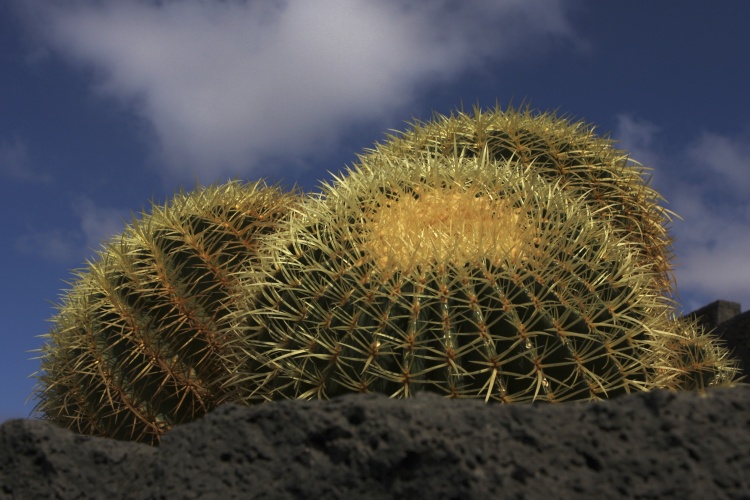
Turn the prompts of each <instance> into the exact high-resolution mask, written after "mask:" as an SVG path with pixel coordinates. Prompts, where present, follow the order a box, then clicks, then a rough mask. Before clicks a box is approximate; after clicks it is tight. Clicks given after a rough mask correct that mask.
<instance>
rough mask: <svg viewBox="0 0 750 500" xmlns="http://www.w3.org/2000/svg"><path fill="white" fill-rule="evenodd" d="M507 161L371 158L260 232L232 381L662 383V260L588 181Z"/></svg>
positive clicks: (395, 387) (571, 390) (465, 391)
mask: <svg viewBox="0 0 750 500" xmlns="http://www.w3.org/2000/svg"><path fill="white" fill-rule="evenodd" d="M514 166H515V164H514V163H513V162H512V161H509V160H501V161H498V160H494V159H492V158H489V157H488V155H482V156H474V157H466V156H453V157H443V156H434V155H430V154H423V155H422V157H421V159H420V160H418V161H415V160H414V157H413V156H411V157H408V158H406V159H403V160H396V159H395V158H394V157H391V156H387V155H384V156H382V157H371V158H369V159H368V161H367V162H363V163H362V165H360V166H359V168H358V169H357V170H355V171H350V172H348V173H347V174H346V175H345V176H343V177H341V178H339V179H337V181H336V183H335V184H334V185H332V186H326V187H325V188H324V192H323V194H322V195H321V196H320V197H318V198H311V199H309V200H308V201H307V202H306V203H305V205H304V207H303V209H302V210H300V211H298V212H297V213H295V214H294V215H293V216H292V217H291V218H289V219H288V220H285V221H284V222H283V223H282V226H283V227H282V228H281V230H280V231H279V232H277V233H274V234H273V235H270V236H269V238H268V239H267V242H268V245H269V247H268V250H267V255H266V259H267V261H268V264H267V265H264V266H263V268H264V269H268V270H270V271H269V274H268V279H267V280H266V283H265V284H264V285H263V288H262V291H260V292H259V293H258V294H257V295H252V296H251V297H253V299H252V300H251V301H250V302H249V303H248V305H247V306H246V307H245V308H240V309H238V314H237V325H238V326H237V328H238V329H239V330H240V331H241V335H239V336H238V338H241V339H242V340H241V341H240V342H239V343H238V346H236V347H238V349H237V350H236V351H234V354H233V355H232V356H231V357H230V359H228V360H227V364H228V366H230V367H231V368H230V369H229V370H228V372H227V373H228V374H229V378H228V379H227V381H226V383H225V386H226V388H227V391H228V393H230V394H232V397H233V398H234V399H236V400H239V401H243V402H245V403H251V402H254V401H258V400H261V399H265V398H268V397H269V395H270V397H271V398H278V397H289V398H329V397H333V396H336V395H340V394H343V393H346V392H382V393H385V394H388V395H390V396H392V397H408V396H410V395H412V394H413V393H415V392H418V391H433V392H438V393H441V394H444V395H446V396H448V397H455V398H482V399H484V400H497V401H502V402H530V401H550V402H558V401H566V400H580V399H583V400H591V399H600V398H605V397H612V396H616V395H618V394H624V393H629V392H632V391H642V390H648V389H651V388H655V387H657V381H656V377H655V368H654V366H655V363H658V362H661V361H663V360H662V359H661V358H659V356H660V354H659V346H657V345H655V342H654V338H655V333H656V332H654V331H653V330H652V324H656V321H655V318H656V319H659V320H660V321H661V319H660V318H663V317H665V316H666V314H667V312H668V310H667V307H666V303H665V301H664V298H663V296H661V295H660V294H658V293H656V292H655V290H654V288H653V286H652V285H653V279H654V276H655V275H657V274H659V273H660V272H661V270H660V268H659V266H657V265H653V264H651V265H648V264H645V263H644V260H643V259H640V258H639V254H638V249H636V248H634V247H635V245H634V244H632V243H630V242H629V241H628V239H627V238H626V236H625V235H623V234H621V232H618V231H616V230H615V229H614V228H613V227H612V225H611V224H610V223H608V222H607V221H605V220H602V219H601V218H600V217H597V216H596V215H597V214H596V211H595V209H596V207H594V206H592V205H591V204H590V203H587V199H586V197H585V195H578V196H575V195H574V194H573V192H571V190H569V189H566V188H565V187H564V186H562V184H563V183H562V181H561V180H560V179H551V180H550V179H545V176H543V175H539V174H538V173H536V172H535V171H533V170H525V169H518V168H514ZM599 210H601V208H599ZM251 278H252V280H256V277H255V275H254V274H253V275H252V276H251ZM259 352H263V353H264V356H263V358H262V359H261V358H257V357H254V355H253V353H259Z"/></svg>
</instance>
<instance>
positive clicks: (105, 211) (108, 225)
mask: <svg viewBox="0 0 750 500" xmlns="http://www.w3.org/2000/svg"><path fill="white" fill-rule="evenodd" d="M73 211H74V212H75V214H76V215H77V216H78V218H79V220H80V224H81V231H82V232H83V236H84V237H85V240H86V248H87V249H88V250H100V249H101V246H102V243H104V242H106V241H109V240H110V239H111V238H112V237H113V236H115V235H117V234H119V233H122V231H123V230H124V229H125V224H126V221H128V220H129V219H130V218H131V217H130V213H129V212H127V211H126V210H119V209H115V208H102V207H97V206H96V205H95V204H94V202H93V201H92V200H91V199H89V198H86V197H83V196H82V197H79V198H77V199H76V200H75V201H74V202H73Z"/></svg>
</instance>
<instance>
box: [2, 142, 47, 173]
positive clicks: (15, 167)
mask: <svg viewBox="0 0 750 500" xmlns="http://www.w3.org/2000/svg"><path fill="white" fill-rule="evenodd" d="M0 175H2V176H3V177H7V178H10V179H16V180H23V181H32V182H45V183H46V182H51V181H52V178H51V177H50V176H48V175H45V174H39V173H36V172H34V171H33V170H32V168H31V162H30V160H29V154H28V151H27V146H26V142H25V141H23V140H21V139H20V138H19V137H13V139H11V140H5V139H3V140H0Z"/></svg>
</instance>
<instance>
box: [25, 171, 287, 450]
mask: <svg viewBox="0 0 750 500" xmlns="http://www.w3.org/2000/svg"><path fill="white" fill-rule="evenodd" d="M298 199H299V196H298V195H297V194H296V193H287V192H284V191H282V190H281V189H280V188H278V187H268V186H266V185H265V184H263V183H261V182H257V183H253V184H240V183H238V182H232V183H228V184H225V185H222V186H211V187H207V188H199V189H197V190H195V191H194V192H191V193H189V194H185V193H184V192H183V193H180V194H179V195H177V196H175V197H174V199H173V200H172V201H171V203H169V204H166V205H164V206H159V205H154V206H153V207H152V210H151V213H150V214H145V215H144V216H143V217H142V219H141V220H136V221H134V222H133V223H132V224H131V225H129V226H128V227H127V228H126V230H125V231H124V233H123V234H122V235H121V236H120V237H119V238H116V239H113V240H112V241H111V242H110V243H109V244H108V245H106V246H105V248H104V249H103V250H102V251H101V252H100V254H99V256H98V259H97V260H95V261H93V262H90V263H89V264H88V266H87V268H85V269H83V270H81V271H79V272H78V273H77V279H76V281H75V282H74V283H73V285H72V288H71V289H70V290H69V291H68V292H67V293H66V294H65V295H64V298H63V300H62V303H61V304H60V306H59V310H58V312H57V315H56V316H55V317H54V318H53V321H52V323H53V327H52V329H51V332H50V333H49V334H48V335H46V336H45V337H47V338H48V343H47V344H46V345H44V346H43V348H42V349H41V356H40V357H41V371H40V372H38V374H37V378H38V385H37V388H36V389H35V391H36V395H37V396H38V400H39V401H38V403H37V405H36V408H35V411H36V412H37V413H38V414H40V416H41V418H43V419H47V420H51V421H53V422H55V423H57V424H59V425H61V426H63V427H66V428H69V429H72V430H75V431H77V432H79V433H82V434H94V435H100V436H107V437H112V438H116V439H124V440H136V441H141V442H147V443H156V442H158V440H159V437H160V436H161V435H162V434H163V433H164V432H166V431H167V430H169V429H170V428H172V427H173V426H175V425H178V424H180V423H185V422H188V421H190V420H193V419H194V418H196V417H198V416H200V415H202V414H203V413H205V412H207V411H209V410H211V409H212V408H213V407H214V406H215V405H216V404H217V403H218V401H219V400H220V399H221V390H220V384H219V382H220V380H222V378H223V375H224V370H225V368H224V366H223V362H222V357H223V352H224V351H225V350H226V345H227V344H228V343H229V341H230V338H229V337H228V333H227V322H228V318H230V317H231V316H232V314H231V313H232V311H233V310H234V309H235V308H236V306H237V304H238V298H237V297H238V296H241V295H242V294H243V293H246V289H241V288H239V287H238V285H237V280H236V278H235V273H236V271H237V270H239V269H240V268H241V267H242V266H248V268H250V269H251V268H253V266H256V265H258V261H257V260H256V259H255V256H256V253H257V247H258V241H259V238H260V237H261V236H262V235H264V234H266V233H269V232H273V231H275V230H276V228H277V226H278V223H279V221H280V220H281V219H282V218H284V217H286V216H287V214H288V213H289V211H290V209H291V208H292V207H293V206H294V205H295V204H296V203H297V200H298Z"/></svg>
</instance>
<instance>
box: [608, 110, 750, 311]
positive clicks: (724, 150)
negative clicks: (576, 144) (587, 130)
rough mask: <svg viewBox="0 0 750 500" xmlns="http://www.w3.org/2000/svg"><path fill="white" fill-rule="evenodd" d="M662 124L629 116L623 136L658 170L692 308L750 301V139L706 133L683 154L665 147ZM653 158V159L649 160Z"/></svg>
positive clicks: (680, 280) (678, 271)
mask: <svg viewBox="0 0 750 500" xmlns="http://www.w3.org/2000/svg"><path fill="white" fill-rule="evenodd" d="M659 130H660V128H659V127H658V126H656V125H655V124H653V123H650V122H648V121H646V120H637V119H634V118H632V117H629V116H627V115H621V116H620V117H618V128H617V131H616V132H615V134H614V135H615V137H617V138H619V139H620V140H621V141H622V146H623V147H624V148H625V149H627V150H629V151H630V152H631V153H632V155H633V156H634V157H636V159H638V158H645V159H646V160H647V161H648V163H649V164H650V165H651V166H653V167H655V168H656V169H657V172H656V174H655V177H656V180H658V181H659V182H657V185H659V186H660V189H661V191H662V194H663V195H664V196H665V197H666V199H667V200H669V202H670V204H669V205H668V208H670V209H672V210H674V211H675V212H677V214H678V215H680V216H681V217H682V219H683V220H682V221H679V220H678V221H675V223H674V225H673V231H672V234H673V236H674V237H675V238H676V242H675V245H674V251H675V255H676V259H675V265H676V268H675V276H676V279H677V285H678V290H679V291H680V295H681V297H682V298H683V300H684V303H683V306H684V309H685V310H686V311H690V310H694V309H697V308H698V307H701V306H703V305H705V304H706V303H708V302H711V301H713V300H717V299H726V300H733V301H736V302H740V303H742V305H743V307H744V308H748V306H750V198H748V192H750V164H748V161H747V158H750V140H748V139H747V138H746V137H734V138H733V137H727V136H723V135H720V134H716V133H710V132H705V133H703V134H701V135H700V136H698V137H697V138H696V139H694V140H693V141H691V142H690V143H688V144H684V145H680V146H681V147H679V148H677V149H676V151H677V152H675V153H670V152H666V151H665V150H664V148H660V147H659V146H658V144H659V141H658V134H659ZM644 163H645V162H644Z"/></svg>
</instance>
